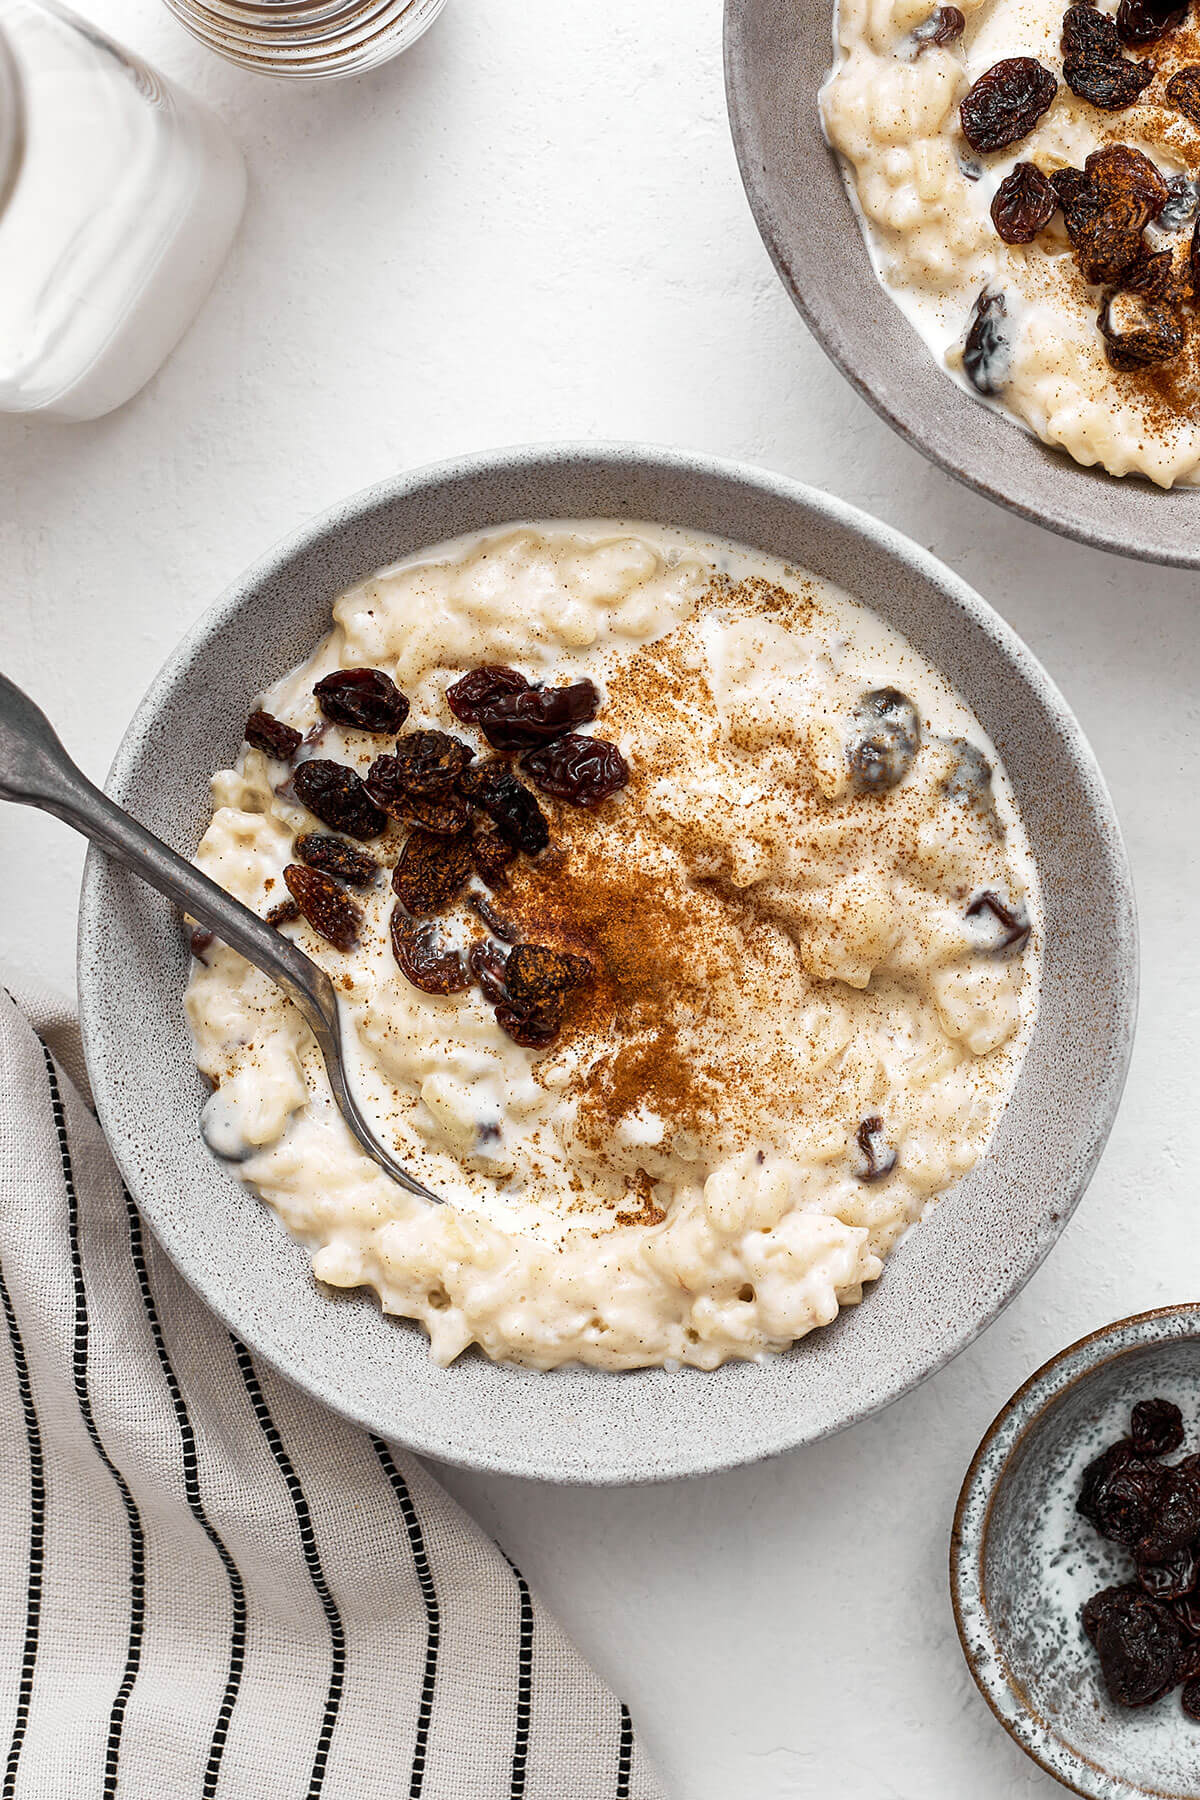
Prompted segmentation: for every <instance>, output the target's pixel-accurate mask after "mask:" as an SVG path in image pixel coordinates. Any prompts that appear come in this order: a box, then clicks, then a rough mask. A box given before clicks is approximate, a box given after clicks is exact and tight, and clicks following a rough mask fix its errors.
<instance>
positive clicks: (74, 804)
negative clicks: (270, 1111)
mask: <svg viewBox="0 0 1200 1800" xmlns="http://www.w3.org/2000/svg"><path fill="white" fill-rule="evenodd" d="M0 800H13V801H16V803H17V804H18V805H20V806H36V807H39V808H40V809H41V811H42V812H48V813H53V815H54V817H55V818H56V819H61V820H62V821H63V823H64V824H66V825H70V826H73V827H74V829H75V830H76V831H79V832H82V834H83V836H84V837H86V838H90V839H91V841H92V843H93V844H97V845H99V847H100V849H101V850H104V851H106V852H107V854H108V855H109V856H113V857H115V858H116V859H117V861H118V862H121V863H124V865H125V867H126V868H128V869H132V871H133V873H134V874H135V875H137V876H139V877H140V878H141V880H142V881H146V882H149V884H150V886H151V887H153V888H157V889H158V891H159V893H160V894H165V895H166V897H167V899H168V900H173V901H174V902H175V904H176V905H177V906H180V907H182V908H183V909H184V910H185V911H186V912H189V913H190V914H191V915H192V917H193V918H194V919H196V920H198V921H199V923H200V924H201V925H203V926H204V927H206V929H207V930H209V931H211V932H213V933H214V934H215V935H216V936H217V937H219V938H220V940H221V942H222V943H223V944H228V945H229V947H230V949H231V950H237V951H238V952H239V953H240V954H241V955H242V956H244V957H245V958H246V961H247V962H251V963H253V964H254V966H255V968H258V969H261V970H262V972H263V974H264V975H268V976H270V978H271V980H272V981H274V982H276V983H277V984H278V985H279V986H280V987H281V988H282V989H283V991H284V993H285V994H286V995H287V996H288V999H289V1000H292V1001H294V1003H295V1004H296V1006H297V1007H298V1008H299V1010H300V1013H301V1015H302V1017H303V1018H304V1020H305V1022H306V1024H307V1025H308V1027H309V1029H310V1030H311V1032H312V1034H313V1036H314V1037H315V1038H316V1040H317V1048H318V1049H319V1050H320V1052H321V1055H322V1056H323V1057H324V1059H325V1068H326V1071H327V1072H328V1075H329V1082H330V1086H331V1087H332V1089H333V1096H334V1099H335V1101H336V1102H337V1105H338V1107H339V1109H340V1111H341V1113H342V1116H343V1118H344V1119H345V1121H346V1123H347V1125H348V1126H349V1127H350V1129H351V1131H352V1132H353V1133H354V1135H355V1137H356V1138H357V1139H358V1141H359V1143H360V1144H361V1145H362V1147H363V1149H364V1150H365V1151H366V1152H367V1154H368V1156H370V1157H371V1158H372V1159H373V1160H374V1161H375V1162H377V1163H378V1164H379V1166H380V1168H381V1169H384V1170H386V1172H387V1173H388V1174H389V1175H390V1176H391V1177H392V1180H393V1181H397V1182H399V1183H400V1186H401V1187H403V1188H406V1189H407V1190H408V1192H409V1193H410V1194H418V1195H419V1196H420V1197H421V1199H423V1200H430V1201H433V1202H434V1204H435V1205H441V1204H442V1201H441V1196H440V1195H438V1194H435V1193H433V1192H431V1190H430V1189H429V1188H427V1187H425V1186H423V1185H422V1183H421V1182H419V1181H417V1180H415V1179H414V1178H413V1176H411V1175H410V1174H409V1173H408V1171H407V1170H406V1169H404V1168H402V1167H401V1166H400V1164H399V1163H398V1162H396V1160H395V1158H394V1157H392V1156H391V1155H390V1154H389V1153H388V1152H387V1151H386V1150H384V1148H383V1146H382V1145H381V1144H380V1143H379V1141H378V1139H377V1138H376V1137H375V1134H374V1132H373V1131H372V1129H371V1126H370V1123H369V1121H368V1120H367V1117H366V1115H365V1113H364V1112H363V1110H362V1108H361V1107H360V1105H359V1103H358V1099H357V1097H356V1095H355V1093H354V1090H353V1088H352V1086H351V1084H350V1082H349V1080H348V1078H347V1074H346V1064H345V1057H344V1054H343V1046H342V1017H341V1013H340V1012H339V1010H338V1003H337V995H336V994H335V992H334V988H333V983H332V982H331V981H330V979H329V977H328V975H326V973H325V971H324V969H321V968H318V966H317V964H316V963H315V962H313V961H312V960H311V959H310V958H309V957H307V956H305V954H304V952H303V950H301V949H299V948H298V946H297V945H295V944H293V943H292V941H291V939H290V938H286V937H284V936H283V933H282V932H279V931H276V930H275V928H274V926H273V925H268V924H267V922H266V920H265V919H260V918H259V917H258V915H257V913H252V912H251V911H250V909H249V907H247V906H243V905H242V903H241V901H240V900H235V899H234V897H233V895H232V894H227V893H226V892H225V889H224V888H222V887H218V886H217V884H216V882H215V881H212V880H211V879H210V878H209V877H208V876H207V875H205V874H204V872H203V871H202V870H201V869H198V868H197V867H196V866H195V864H194V863H190V862H188V861H187V859H186V857H183V856H180V855H179V854H178V852H177V851H175V850H172V849H171V848H170V846H169V845H168V844H164V843H163V841H162V839H161V838H156V837H155V835H154V833H153V832H152V831H147V830H146V827H145V826H144V825H139V824H138V822H137V820H136V819H134V818H131V816H130V815H129V813H127V812H123V811H122V809H121V808H120V807H119V806H117V805H116V804H115V802H114V801H112V800H110V799H109V797H108V795H107V794H102V793H101V791H100V789H99V788H98V787H96V786H94V785H93V783H92V782H90V781H89V780H88V778H87V776H86V775H84V774H83V772H82V770H80V769H77V768H76V766H75V764H74V763H73V762H72V761H71V759H70V757H69V756H68V755H67V753H66V751H65V750H64V749H63V747H62V744H61V743H60V742H59V739H58V735H57V733H56V732H55V730H54V727H53V726H52V725H51V723H50V721H49V719H48V718H47V717H46V715H45V713H44V712H42V710H41V708H40V707H38V706H35V705H34V703H33V701H32V700H31V699H30V698H29V696H28V694H24V693H22V692H21V689H20V688H19V687H17V686H16V684H15V683H14V682H11V681H10V680H9V679H8V677H7V676H6V675H0Z"/></svg>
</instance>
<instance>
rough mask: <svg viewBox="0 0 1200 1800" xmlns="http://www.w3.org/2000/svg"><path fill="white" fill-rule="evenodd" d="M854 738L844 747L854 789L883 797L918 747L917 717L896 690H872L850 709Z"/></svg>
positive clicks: (905, 697) (900, 777)
mask: <svg viewBox="0 0 1200 1800" xmlns="http://www.w3.org/2000/svg"><path fill="white" fill-rule="evenodd" d="M854 719H855V725H856V733H855V736H854V737H852V738H851V740H850V742H849V744H848V745H847V748H846V761H847V762H848V763H849V765H850V774H851V778H852V780H853V782H854V786H855V787H856V788H857V789H858V790H859V791H860V793H864V794H883V793H886V792H887V791H888V789H889V788H894V787H897V786H899V784H900V782H902V781H903V780H904V777H905V776H906V775H907V774H908V772H909V770H910V769H911V768H912V766H913V763H914V762H915V761H916V759H917V752H918V751H919V750H920V748H921V717H920V714H919V713H918V712H917V709H916V707H915V706H914V705H913V703H912V701H911V700H910V699H909V697H908V695H907V694H902V693H901V692H900V691H899V689H898V688H873V689H872V690H871V691H870V692H869V693H866V694H864V695H863V697H862V699H861V700H860V701H859V703H858V705H857V706H856V707H855V709H854Z"/></svg>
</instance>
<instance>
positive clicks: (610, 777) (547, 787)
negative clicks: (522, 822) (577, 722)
mask: <svg viewBox="0 0 1200 1800" xmlns="http://www.w3.org/2000/svg"><path fill="white" fill-rule="evenodd" d="M521 767H522V768H523V769H524V770H525V771H526V773H527V774H529V775H531V776H532V777H533V780H534V782H535V783H536V784H537V786H538V787H540V788H541V790H542V792H543V793H544V794H550V795H552V796H553V798H554V799H555V800H566V801H569V802H570V804H571V805H572V806H589V807H590V806H599V805H600V803H601V801H602V800H609V799H611V798H612V796H613V795H614V794H616V793H619V792H620V790H621V789H622V788H623V787H625V786H626V785H627V784H628V781H629V764H628V763H627V762H626V761H625V758H624V757H623V756H622V755H621V752H620V751H619V750H618V749H617V746H616V745H615V744H610V743H609V742H608V740H607V739H606V738H598V737H585V736H583V735H582V734H581V733H580V732H577V731H569V732H567V734H566V736H565V737H560V738H558V739H557V740H556V741H555V742H554V743H553V744H543V745H542V747H541V749H540V750H531V751H530V752H529V754H528V756H523V757H522V758H521Z"/></svg>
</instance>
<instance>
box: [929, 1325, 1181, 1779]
mask: <svg viewBox="0 0 1200 1800" xmlns="http://www.w3.org/2000/svg"><path fill="white" fill-rule="evenodd" d="M1198 1400H1200V1307H1195V1306H1192V1307H1180V1308H1166V1309H1163V1310H1162V1311H1160V1312H1157V1313H1147V1314H1143V1315H1141V1316H1139V1317H1136V1318H1133V1319H1126V1320H1121V1321H1120V1322H1119V1323H1118V1324H1116V1325H1113V1326H1110V1327H1109V1328H1108V1329H1107V1330H1105V1331H1101V1332H1097V1333H1095V1334H1094V1335H1093V1336H1091V1337H1088V1338H1085V1339H1083V1340H1082V1341H1081V1342H1080V1343H1077V1344H1074V1345H1072V1346H1071V1347H1070V1348H1069V1349H1067V1350H1064V1351H1063V1352H1062V1353H1061V1354H1060V1355H1059V1356H1058V1357H1056V1358H1054V1359H1053V1360H1052V1361H1051V1362H1050V1363H1048V1364H1047V1365H1046V1366H1045V1367H1044V1368H1043V1369H1041V1370H1039V1371H1038V1373H1037V1374H1036V1375H1035V1376H1033V1378H1032V1379H1031V1380H1030V1381H1029V1382H1028V1383H1026V1384H1025V1386H1024V1387H1022V1388H1021V1389H1019V1390H1018V1392H1017V1394H1016V1395H1015V1396H1014V1397H1013V1399H1012V1400H1011V1401H1010V1402H1009V1403H1008V1405H1007V1406H1006V1407H1005V1408H1004V1410H1003V1411H1002V1412H1001V1414H1000V1416H999V1417H998V1418H997V1419H996V1421H995V1422H994V1424H993V1425H992V1427H991V1428H990V1430H989V1432H988V1434H987V1436H986V1437H985V1439H984V1441H983V1443H982V1444H981V1445H980V1448H979V1450H978V1452H977V1454H976V1456H975V1459H974V1461H973V1462H972V1465H971V1468H970V1470H969V1472H968V1475H967V1479H966V1481H965V1483H964V1486H963V1490H962V1494H961V1495H960V1498H959V1503H958V1509H957V1513H956V1517H955V1526H954V1538H953V1544H952V1550H951V1587H952V1593H953V1598H954V1604H955V1612H956V1616H957V1620H958V1625H959V1634H960V1637H961V1639H962V1645H963V1650H964V1654H965V1655H966V1658H967V1662H968V1664H969V1665H970V1668H971V1671H972V1674H973V1675H974V1676H975V1679H976V1681H977V1682H978V1683H979V1685H980V1687H981V1688H982V1690H983V1692H984V1694H985V1696H986V1697H987V1699H988V1700H989V1701H990V1703H991V1704H992V1705H993V1707H994V1708H995V1710H996V1711H997V1713H998V1714H999V1716H1000V1718H1001V1720H1002V1721H1003V1722H1004V1724H1005V1725H1006V1726H1007V1728H1008V1729H1009V1731H1010V1732H1011V1733H1012V1735H1013V1736H1014V1737H1015V1738H1016V1740H1017V1742H1018V1743H1019V1744H1020V1745H1021V1746H1022V1747H1023V1748H1024V1749H1025V1750H1027V1751H1028V1752H1029V1754H1030V1755H1031V1756H1033V1758H1034V1759H1035V1760H1036V1761H1037V1762H1039V1763H1040V1764H1041V1765H1042V1767H1043V1768H1045V1769H1047V1770H1048V1771H1050V1772H1051V1773H1053V1774H1054V1775H1055V1776H1056V1777H1057V1778H1058V1779H1059V1780H1060V1781H1063V1782H1064V1783H1067V1784H1069V1785H1071V1786H1072V1787H1073V1788H1075V1789H1076V1790H1077V1791H1078V1792H1080V1793H1083V1794H1089V1795H1097V1796H1098V1795H1101V1794H1103V1795H1106V1796H1107V1795H1113V1796H1121V1797H1122V1800H1124V1797H1125V1796H1128V1800H1135V1797H1136V1796H1141V1795H1143V1794H1150V1793H1154V1794H1159V1795H1169V1796H1172V1800H1185V1797H1186V1796H1188V1795H1191V1794H1192V1793H1194V1792H1196V1791H1200V1788H1198V1786H1197V1783H1196V1776H1195V1771H1196V1769H1197V1768H1200V1718H1198V1717H1197V1714H1198V1713H1200V1708H1198V1707H1197V1705H1196V1702H1197V1700H1198V1699H1200V1687H1198V1686H1197V1685H1196V1684H1197V1683H1198V1682H1200V1404H1198Z"/></svg>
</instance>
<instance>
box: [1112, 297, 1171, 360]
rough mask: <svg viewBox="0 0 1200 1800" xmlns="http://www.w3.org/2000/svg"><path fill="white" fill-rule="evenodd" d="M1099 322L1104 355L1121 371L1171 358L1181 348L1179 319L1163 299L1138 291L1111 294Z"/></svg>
mask: <svg viewBox="0 0 1200 1800" xmlns="http://www.w3.org/2000/svg"><path fill="white" fill-rule="evenodd" d="M1099 323H1100V333H1101V336H1102V337H1103V338H1104V352H1105V355H1106V356H1107V357H1108V360H1109V362H1110V363H1111V364H1112V367H1113V368H1114V369H1120V370H1121V371H1122V372H1123V373H1128V372H1130V371H1131V370H1135V369H1146V368H1153V367H1155V366H1156V365H1157V364H1159V363H1168V362H1173V361H1174V359H1175V358H1176V357H1177V356H1178V355H1179V352H1180V351H1181V350H1182V349H1183V342H1184V331H1183V324H1182V321H1181V320H1180V317H1179V314H1178V313H1177V312H1176V311H1175V310H1174V308H1173V307H1170V306H1168V305H1167V304H1166V302H1165V301H1163V300H1147V299H1146V298H1145V296H1144V295H1142V294H1138V293H1117V294H1110V295H1109V296H1108V298H1107V300H1106V301H1105V303H1104V310H1103V311H1102V312H1101V314H1100V321H1099Z"/></svg>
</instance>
